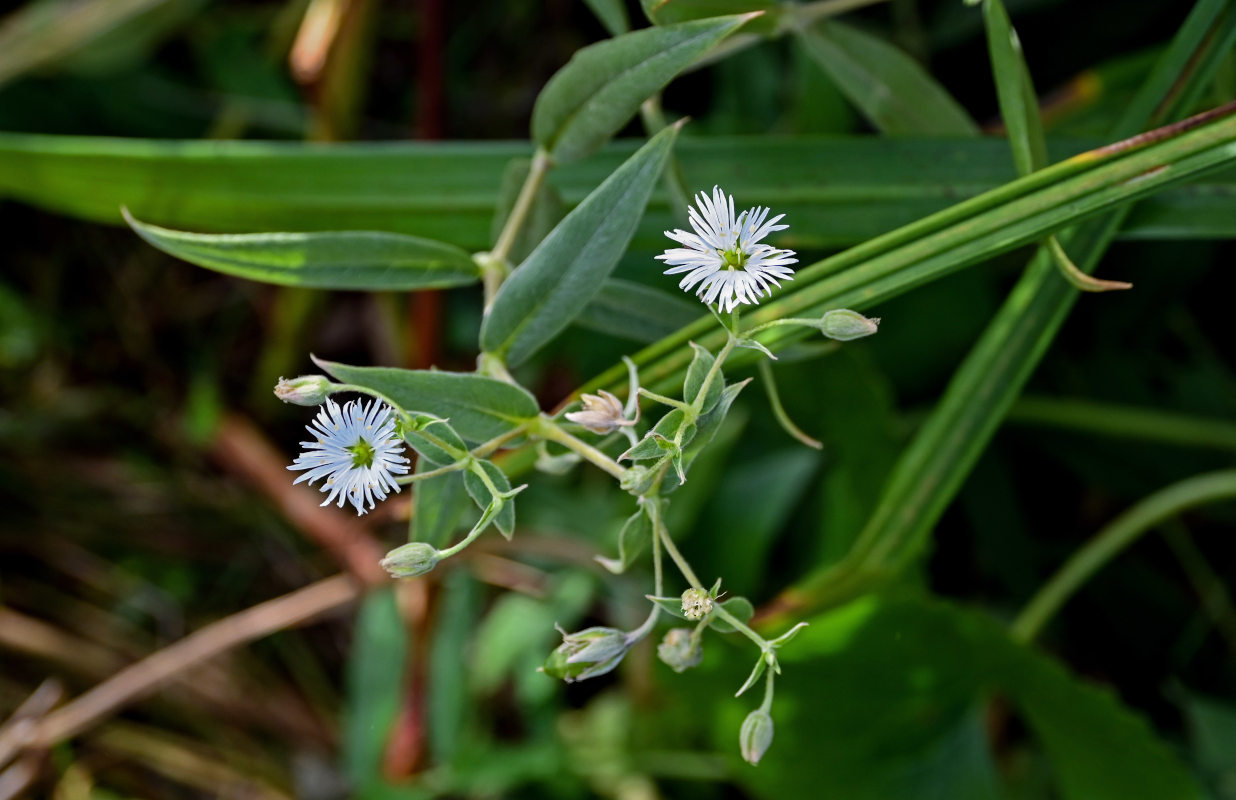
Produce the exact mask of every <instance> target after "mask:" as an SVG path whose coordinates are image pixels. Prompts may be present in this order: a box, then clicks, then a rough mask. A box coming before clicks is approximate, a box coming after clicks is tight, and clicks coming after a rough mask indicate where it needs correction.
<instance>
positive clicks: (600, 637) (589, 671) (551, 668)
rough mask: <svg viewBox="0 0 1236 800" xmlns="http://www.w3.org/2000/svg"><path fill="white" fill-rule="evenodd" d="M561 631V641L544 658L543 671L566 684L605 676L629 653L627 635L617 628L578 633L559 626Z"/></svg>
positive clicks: (590, 629) (591, 629)
mask: <svg viewBox="0 0 1236 800" xmlns="http://www.w3.org/2000/svg"><path fill="white" fill-rule="evenodd" d="M559 632H560V633H561V634H562V644H560V645H558V646H557V647H556V648H554V651H553V652H552V653H550V654H549V658H547V659H545V664H544V665H543V666H542V667H541V671H542V672H544V673H545V674H546V675H550V676H552V677H554V678H560V679H562V680H564V681H566V682H567V683H574V682H575V681H582V680H586V679H588V678H595V677H597V676H598V675H604V674H605V673H607V672H609V671H610V670H612V669H613V668H614V667H616V666H618V664H619V662H621V661H622V657H623V656H625V655H626V654H627V647H628V646H629V643H628V642H627V635H626V634H625V633H623V632H622V631H620V630H616V629H614V628H586V629H585V630H582V631H579V632H578V633H567V632H566V631H563V630H562V629H561V628H559Z"/></svg>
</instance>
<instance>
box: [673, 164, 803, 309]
mask: <svg viewBox="0 0 1236 800" xmlns="http://www.w3.org/2000/svg"><path fill="white" fill-rule="evenodd" d="M695 203H696V206H698V207H699V208H698V210H697V209H696V207H695V206H689V207H688V208H687V215H688V217H689V218H690V222H691V227H692V228H693V229H694V230H695V233H689V232H687V231H683V230H674V231H672V232H671V231H666V232H665V235H666V236H668V237H669V238H671V239H673V240H674V241H676V242H678V243H680V244H682V245H684V246H683V247H673V248H670V249H668V250H666V251H665V252H664V253H663V254H661V255H659V256H657V258H659V259H661V260H662V261H664V262H665V263H666V264H668V265H669V266H670V269H667V270H666V271H665V274H666V275H677V274H679V273H683V272H685V273H686V275H685V276H684V277H683V279H682V281H681V282H680V283H679V284H678V287H679V288H680V289H683V290H685V291H691V289H692V288H694V287H695V285H696V284H699V288H698V289H696V290H695V294H696V295H697V296H698V297H699V298H700V299H701V300H703V301H704V302H705V303H707V304H708V305H712V304H713V303H716V304H717V307H718V308H719V309H720V310H721V311H723V312H726V313H729V312H730V311H733V310H734V309H735V308H736V307H737V306H739V305H741V304H743V303H746V304H748V305H757V304H758V303H759V302H760V301H759V298H760V297H762V296H768V295H770V294H771V293H772V289H771V287H770V286H769V284H775V285H777V286H780V285H781V284H780V283H779V282H778V279H780V280H787V281H789V280H793V279H794V270H792V269H790V267H789V265H790V264H797V263H798V259H796V258H793V257H792V256H793V255H794V251H793V250H778V249H777V248H775V247H773V246H771V245H767V244H761V243H760V242H761V240H762V239H763V238H764V237H765V236H767V235H768V234H770V233H773V232H775V231H781V230H785V229H786V228H788V227H789V226H788V225H778V224H777V223H778V222H780V221H781V218H782V217H784V216H785V215H784V214H778V215H777V216H775V217H773V218H772V219H768V214H769V211H770V209H768V208H761V207H759V206H756V207H755V208H750V209H747V210H746V211H744V212H742V213H741V214H739V215H738V216H737V217H735V216H734V198H732V197H730V196H729V195H727V194H726V193H725V192H723V191H721V189H720V187H717V186H714V187H712V197H708V195H706V194H704V193H703V192H700V193H699V194H698V195H696V196H695Z"/></svg>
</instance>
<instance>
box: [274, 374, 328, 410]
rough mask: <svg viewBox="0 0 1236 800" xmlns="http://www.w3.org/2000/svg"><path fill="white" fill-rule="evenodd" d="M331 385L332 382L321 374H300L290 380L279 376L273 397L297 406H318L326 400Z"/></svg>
mask: <svg viewBox="0 0 1236 800" xmlns="http://www.w3.org/2000/svg"><path fill="white" fill-rule="evenodd" d="M332 386H334V384H332V383H331V382H330V380H328V379H327V378H326V377H325V376H322V375H301V376H300V377H299V378H293V379H292V380H288V379H286V378H280V379H279V382H278V383H276V384H275V397H278V398H279V399H280V400H282V401H283V402H285V403H295V404H296V405H298V406H318V405H321V404H322V403H325V402H326V398H327V397H328V396H329V395H330V392H331V387H332Z"/></svg>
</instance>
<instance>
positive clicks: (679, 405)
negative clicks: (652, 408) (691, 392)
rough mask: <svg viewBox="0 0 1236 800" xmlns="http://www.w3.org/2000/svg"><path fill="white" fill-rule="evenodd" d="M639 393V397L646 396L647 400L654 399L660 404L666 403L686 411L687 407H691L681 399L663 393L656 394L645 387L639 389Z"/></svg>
mask: <svg viewBox="0 0 1236 800" xmlns="http://www.w3.org/2000/svg"><path fill="white" fill-rule="evenodd" d="M639 394H640V396H641V397H647V398H648V399H649V400H654V401H656V402H658V403H661V404H662V405H667V406H669V407H671V408H677V409H679V410H680V411H686V410H687V409H688V408H690V407H691V406H689V405H687V404H686V403H684V402H682V401H681V400H675V399H674V398H672V397H666V396H665V395H663V394H657V393H656V392H650V391H648V390H647V389H640V390H639Z"/></svg>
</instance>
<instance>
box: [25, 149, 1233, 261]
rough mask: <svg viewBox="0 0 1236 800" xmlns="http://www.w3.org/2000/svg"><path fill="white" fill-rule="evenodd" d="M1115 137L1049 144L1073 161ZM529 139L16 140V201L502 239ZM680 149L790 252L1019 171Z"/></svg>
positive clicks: (580, 178)
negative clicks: (505, 206) (779, 222)
mask: <svg viewBox="0 0 1236 800" xmlns="http://www.w3.org/2000/svg"><path fill="white" fill-rule="evenodd" d="M1103 143H1104V142H1103V141H1102V140H1099V139H1060V140H1054V141H1053V142H1049V151H1050V156H1051V158H1052V160H1055V161H1059V160H1062V159H1064V158H1067V157H1068V156H1072V155H1075V154H1076V153H1079V152H1082V151H1084V150H1087V149H1090V148H1093V147H1097V146H1099V145H1101V144H1103ZM636 147H637V145H636V143H633V142H616V143H612V144H611V145H609V146H607V147H606V148H604V149H603V150H602V151H601V152H599V153H597V154H596V155H595V156H593V157H592V158H589V159H587V160H586V161H582V162H577V163H574V164H567V165H564V166H560V167H557V168H555V169H554V170H553V171H552V172H551V174H550V178H549V181H550V183H551V184H552V185H553V186H554V187H556V188H557V190H558V192H559V193H560V195H561V196H562V199H563V202H564V203H565V204H566V206H567V207H572V206H575V205H577V204H579V202H580V201H582V200H583V199H584V198H585V197H587V196H588V194H589V193H590V192H591V191H592V190H593V189H594V188H595V187H596V186H597V185H598V184H600V183H601V182H602V181H603V180H604V179H605V178H606V176H608V175H609V174H610V173H612V172H613V171H614V170H615V169H617V167H618V166H619V165H620V164H621V163H622V162H623V161H624V160H625V159H627V158H629V157H630V154H631V153H632V152H634V151H635V149H636ZM528 152H529V146H528V145H527V144H523V143H494V142H451V143H434V144H429V143H420V142H417V143H408V142H400V143H382V144H373V143H352V144H332V145H304V144H297V143H289V142H223V141H220V142H193V141H177V142H162V141H142V140H133V139H109V138H98V137H78V136H32V135H23V134H11V133H0V197H4V198H11V199H14V200H19V201H21V202H25V203H29V204H32V205H36V206H39V207H42V208H46V209H50V210H53V211H57V212H59V213H62V214H68V215H71V216H75V217H79V218H82V219H88V220H94V221H98V222H106V223H109V224H116V225H121V224H124V220H123V219H122V217H121V214H120V208H121V206H127V207H128V208H129V210H130V211H131V212H132V213H133V215H134V216H136V217H137V218H138V219H141V220H143V221H146V222H149V223H153V224H156V225H162V226H166V227H169V228H179V229H184V228H193V229H195V230H203V231H209V232H243V231H255V230H256V231H261V230H266V231H331V230H372V231H391V232H397V233H406V234H410V235H414V236H422V237H426V238H430V239H433V240H436V241H442V242H449V243H451V244H454V245H456V246H458V247H462V248H465V249H468V250H483V249H486V248H488V247H490V246H491V238H490V237H491V225H492V223H493V218H494V209H495V207H497V205H498V204H499V199H500V197H499V196H500V194H501V187H502V182H503V178H502V175H503V172H504V170H506V169H507V165H508V164H509V162H510V161H511V160H512V159H526V158H527V156H528ZM674 152H675V155H676V157H677V159H678V161H679V162H680V163H681V165H682V169H683V173H684V175H685V180H686V184H687V186H688V187H690V188H709V187H711V186H712V185H713V184H720V185H721V186H723V187H724V188H725V189H726V191H728V192H730V193H731V194H733V195H734V196H735V197H736V198H737V200H738V202H740V203H742V204H751V205H756V204H759V205H769V206H773V207H775V208H776V209H777V211H778V213H785V214H786V220H787V221H788V222H789V223H790V225H791V228H790V230H788V231H786V232H785V233H784V234H783V236H784V237H785V238H784V242H783V243H784V245H785V246H786V247H792V248H797V249H803V248H808V247H812V248H833V247H843V246H848V245H852V244H856V243H858V242H860V241H863V240H865V239H870V238H872V237H874V236H878V235H880V234H882V233H886V232H888V231H890V230H893V229H894V228H897V227H899V226H901V225H906V224H909V223H911V222H913V221H915V220H916V219H919V218H921V217H924V216H927V215H928V214H932V213H934V212H937V211H940V210H941V209H943V208H946V207H947V206H950V205H952V204H954V203H956V202H957V201H958V200H959V199H963V198H967V197H973V196H975V195H978V194H981V193H983V192H985V191H988V190H990V189H993V188H995V187H996V186H997V185H999V184H1001V183H1004V182H1006V181H1009V180H1011V179H1012V178H1014V177H1016V172H1015V171H1014V169H1013V167H1012V165H1011V164H1010V163H1009V158H1008V145H1007V144H1006V143H1005V142H1003V141H1000V140H998V139H994V138H991V139H965V140H962V139H950V140H941V139H922V138H901V137H898V138H896V139H877V138H873V137H833V136H827V137H822V136H723V137H709V138H706V139H699V138H690V137H688V138H686V139H682V140H680V141H679V142H677V143H676V144H675V146H674ZM680 214H681V209H672V208H671V206H670V203H669V200H668V197H667V196H666V195H665V194H664V192H662V191H659V190H654V192H653V195H652V198H651V199H650V201H649V208H648V214H647V215H646V216H645V218H644V219H643V220H642V221H641V223H640V225H639V227H638V229H637V231H636V235H635V239H634V240H633V246H634V247H636V248H639V249H641V250H647V251H660V250H663V249H664V248H665V246H666V242H667V241H668V240H667V239H666V238H665V236H664V234H663V231H665V230H666V229H671V228H674V227H681V225H682V222H681V220H680V219H679V218H678V215H680ZM1121 235H1122V236H1126V237H1136V238H1141V239H1145V238H1155V239H1164V238H1168V239H1187V238H1232V237H1236V177H1234V176H1233V174H1232V172H1231V171H1230V170H1229V171H1226V172H1224V173H1217V174H1214V175H1209V176H1205V177H1203V178H1201V179H1200V180H1195V181H1194V182H1191V183H1190V184H1188V185H1183V186H1176V187H1172V188H1170V189H1168V190H1166V191H1164V192H1161V193H1159V194H1156V195H1155V196H1154V197H1152V198H1149V199H1147V200H1145V201H1143V202H1141V203H1139V204H1138V206H1137V209H1136V210H1135V211H1134V212H1133V213H1132V215H1131V216H1130V219H1129V222H1128V224H1127V225H1126V226H1125V228H1124V229H1123V231H1122V232H1121Z"/></svg>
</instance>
